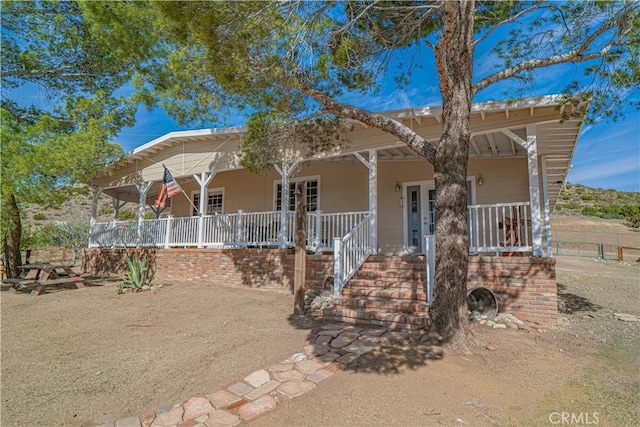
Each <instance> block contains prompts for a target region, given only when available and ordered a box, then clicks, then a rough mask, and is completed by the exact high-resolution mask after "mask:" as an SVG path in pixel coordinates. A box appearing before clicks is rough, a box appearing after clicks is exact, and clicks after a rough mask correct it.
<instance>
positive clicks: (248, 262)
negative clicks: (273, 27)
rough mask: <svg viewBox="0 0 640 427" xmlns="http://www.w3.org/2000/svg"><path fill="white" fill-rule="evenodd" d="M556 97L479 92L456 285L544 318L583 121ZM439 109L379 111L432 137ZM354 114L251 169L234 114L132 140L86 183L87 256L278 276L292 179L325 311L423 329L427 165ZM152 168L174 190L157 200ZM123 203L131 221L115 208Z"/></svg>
mask: <svg viewBox="0 0 640 427" xmlns="http://www.w3.org/2000/svg"><path fill="white" fill-rule="evenodd" d="M563 100H564V98H562V97H560V96H545V97H537V98H528V99H520V100H513V101H504V102H487V103H479V104H474V105H473V108H472V114H471V130H472V137H471V143H470V144H471V147H470V150H469V153H470V154H469V166H468V179H467V185H468V225H467V227H468V231H469V253H470V265H469V286H470V287H473V286H487V287H489V288H491V289H493V291H494V292H495V293H496V294H497V295H498V299H499V305H500V309H501V310H506V311H511V312H513V313H514V314H516V315H520V316H522V317H524V318H526V319H529V320H532V321H534V320H535V321H540V322H544V323H553V322H555V321H556V320H557V300H556V298H557V292H556V282H555V261H554V259H553V254H552V244H551V243H552V242H551V223H550V214H551V212H552V211H553V208H554V206H555V203H556V200H557V198H558V196H559V193H560V190H561V188H562V186H563V184H564V182H565V178H566V174H567V172H568V170H569V167H570V164H571V157H572V155H573V151H574V149H575V146H576V143H577V139H578V136H579V134H580V129H581V126H582V122H583V117H581V116H578V117H574V116H575V115H574V114H570V113H573V112H577V111H582V109H580V110H578V108H579V107H584V106H585V105H584V104H579V105H578V106H575V105H572V104H571V103H565V101H563ZM441 111H442V109H441V108H439V107H425V108H412V109H403V110H396V111H388V112H384V113H382V114H385V115H387V116H390V117H392V118H394V119H396V120H398V121H401V122H402V123H404V124H405V125H407V126H410V127H411V128H412V129H414V130H415V131H417V132H418V133H420V134H421V135H422V136H424V137H425V138H426V139H428V140H430V141H437V140H438V139H439V136H440V129H441ZM567 117H568V118H567ZM353 126H354V129H353V130H352V131H351V133H350V135H349V143H348V144H345V145H344V146H342V147H339V148H336V149H334V150H332V151H330V152H326V153H323V154H321V155H317V156H314V157H311V158H305V157H304V155H303V154H302V153H304V150H303V149H301V150H300V151H299V152H295V153H291V152H289V153H288V154H287V156H286V158H283V160H282V161H281V162H279V163H277V164H274V165H273V168H271V169H270V170H268V171H267V172H266V173H264V174H254V173H251V172H250V171H249V170H247V169H245V168H243V167H242V166H241V164H240V161H239V159H240V157H239V152H240V143H241V141H242V138H243V135H244V134H245V128H244V127H233V128H224V129H204V130H193V131H181V132H172V133H169V134H167V135H164V136H162V137H160V138H157V139H155V140H153V141H151V142H149V143H146V144H144V145H142V146H140V147H138V148H136V149H135V150H134V151H133V152H132V153H131V154H129V155H128V156H127V157H126V159H125V161H124V162H121V163H119V164H117V165H114V166H112V167H110V168H108V169H107V170H104V171H102V172H101V173H100V174H99V175H98V176H96V178H95V179H94V180H93V185H94V186H95V189H96V190H95V197H94V205H93V215H92V221H91V232H90V243H89V249H90V250H89V252H88V255H87V257H86V259H85V268H86V269H87V270H88V271H91V272H94V273H100V272H105V271H108V270H111V271H113V270H114V269H115V270H117V269H118V268H119V266H122V264H123V263H122V258H123V256H124V255H125V254H131V253H135V252H145V253H148V254H150V255H151V256H153V258H154V262H156V263H157V265H158V267H159V270H158V277H159V278H160V279H162V280H177V279H180V280H199V281H202V282H205V283H211V284H212V285H215V284H220V283H232V284H233V283H235V284H238V285H245V286H270V287H285V288H291V287H292V282H293V279H292V277H293V261H292V260H293V255H292V252H291V250H290V248H292V247H293V246H294V222H295V221H294V218H295V212H294V210H295V191H296V184H297V183H299V182H301V181H304V182H306V194H305V197H306V205H307V211H308V224H307V249H308V260H307V284H308V286H309V287H311V288H312V289H315V290H316V291H319V290H320V289H321V288H322V287H323V286H324V284H325V282H326V280H327V278H333V283H334V285H333V292H334V297H335V298H334V307H333V308H332V310H333V311H331V310H329V311H328V312H327V316H328V317H331V318H334V319H337V320H345V321H352V322H367V323H379V324H386V325H392V326H402V325H413V326H416V325H418V326H419V325H422V326H424V325H425V324H426V323H428V305H429V303H430V301H431V298H432V296H433V295H432V293H433V279H432V276H431V275H430V273H429V265H430V262H431V271H432V269H433V264H432V261H433V254H434V250H435V249H434V248H435V247H437V236H433V234H434V230H435V228H434V220H435V213H434V205H435V203H434V202H435V200H434V197H435V191H434V181H433V167H432V166H431V164H430V163H428V162H427V161H426V160H425V159H423V158H421V157H419V156H418V155H416V154H415V153H414V152H413V151H411V150H410V149H409V148H408V147H407V146H406V145H405V144H404V143H402V142H400V141H398V140H397V139H396V138H395V137H393V136H392V135H389V134H386V133H384V132H382V131H380V130H377V129H373V128H370V127H368V126H366V125H364V124H361V123H359V122H355V123H354V124H353ZM283 157H284V156H283ZM164 166H166V168H167V169H168V170H169V171H170V172H171V174H172V176H173V178H174V179H175V180H176V181H177V182H178V183H179V185H180V187H181V188H182V190H183V192H182V193H181V194H178V195H176V196H174V197H172V198H171V199H170V200H169V201H168V204H167V207H166V208H164V209H163V210H159V209H156V208H153V207H152V205H153V202H154V199H155V197H156V195H157V193H158V191H159V188H160V184H161V182H162V180H163V177H164ZM100 194H107V195H109V196H110V197H112V199H113V220H112V221H107V222H98V221H97V220H96V218H97V208H96V206H97V204H96V203H97V198H98V195H100ZM126 203H133V204H135V205H136V206H137V211H138V214H139V217H138V219H137V220H133V221H118V220H117V217H118V210H119V209H121V208H122V206H124V204H126ZM150 210H153V212H154V213H155V218H154V219H146V217H148V216H149V215H148V212H149V211H150ZM145 213H147V215H146V217H145ZM515 255H517V256H515ZM367 280H368V281H369V282H370V283H368V284H367V283H366V282H367ZM371 281H373V283H372V282H371ZM423 281H424V282H425V283H426V286H423V285H421V283H422V282H423ZM376 286H377V288H376ZM392 288H397V289H399V291H398V292H400V294H398V292H396V293H395V296H394V295H392V294H393V292H391V291H390V290H391V289H392ZM397 289H396V290H397ZM367 290H368V292H365V291H367ZM402 292H404V293H402ZM398 297H399V299H400V300H402V301H401V302H402V303H403V304H397V303H398ZM393 298H396V300H394V301H390V300H389V299H393ZM394 307H395V308H394Z"/></svg>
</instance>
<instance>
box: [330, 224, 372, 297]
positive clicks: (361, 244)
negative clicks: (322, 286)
mask: <svg viewBox="0 0 640 427" xmlns="http://www.w3.org/2000/svg"><path fill="white" fill-rule="evenodd" d="M372 253H373V247H372V246H371V215H366V216H365V217H364V218H363V219H362V220H361V221H360V222H359V223H358V224H356V226H355V227H353V229H352V230H351V231H349V232H348V233H347V234H346V235H345V236H344V237H335V238H334V243H333V297H334V298H340V297H341V296H342V288H344V285H345V284H346V283H347V282H348V281H349V279H351V277H352V276H353V275H354V274H355V272H356V271H358V269H359V268H360V266H362V264H363V263H364V261H365V260H366V259H367V257H368V256H369V255H371V254H372Z"/></svg>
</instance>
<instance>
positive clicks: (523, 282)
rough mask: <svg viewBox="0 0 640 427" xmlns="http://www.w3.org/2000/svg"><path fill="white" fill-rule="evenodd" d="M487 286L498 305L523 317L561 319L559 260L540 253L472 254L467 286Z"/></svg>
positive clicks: (544, 320)
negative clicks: (557, 284) (508, 254)
mask: <svg viewBox="0 0 640 427" xmlns="http://www.w3.org/2000/svg"><path fill="white" fill-rule="evenodd" d="M477 286H484V287H486V288H489V289H491V290H492V291H493V293H494V294H495V295H496V298H498V309H499V311H501V312H507V313H512V314H513V315H514V316H516V317H518V318H520V319H521V320H528V321H537V322H540V323H542V324H547V325H549V324H556V323H558V289H557V286H556V261H555V259H554V258H537V257H480V256H472V257H469V268H468V279H467V288H468V289H473V288H475V287H477Z"/></svg>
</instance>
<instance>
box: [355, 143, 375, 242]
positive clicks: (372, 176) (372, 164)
mask: <svg viewBox="0 0 640 427" xmlns="http://www.w3.org/2000/svg"><path fill="white" fill-rule="evenodd" d="M353 155H354V156H356V158H357V159H358V160H360V162H361V163H362V164H363V165H365V166H366V168H367V169H368V170H369V212H370V213H371V224H370V233H371V234H370V236H369V238H370V239H371V246H372V248H373V253H374V254H376V253H378V152H377V151H376V150H369V160H368V161H367V160H366V159H365V158H364V157H362V155H361V154H360V153H353Z"/></svg>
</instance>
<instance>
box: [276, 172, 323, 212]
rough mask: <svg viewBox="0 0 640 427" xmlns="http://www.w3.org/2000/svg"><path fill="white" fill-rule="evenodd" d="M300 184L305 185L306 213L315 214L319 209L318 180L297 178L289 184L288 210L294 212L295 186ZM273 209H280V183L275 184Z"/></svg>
mask: <svg viewBox="0 0 640 427" xmlns="http://www.w3.org/2000/svg"><path fill="white" fill-rule="evenodd" d="M300 182H306V183H307V212H315V211H316V210H318V207H319V204H320V203H319V195H320V191H319V190H320V185H319V182H320V180H319V179H318V178H314V179H309V178H299V179H293V180H291V181H290V182H289V210H290V211H295V210H296V195H295V191H296V185H298V183H300ZM275 205H276V206H275V208H276V210H277V211H279V210H281V208H282V182H276V194H275Z"/></svg>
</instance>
